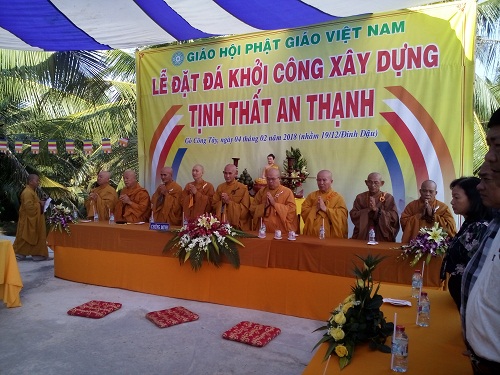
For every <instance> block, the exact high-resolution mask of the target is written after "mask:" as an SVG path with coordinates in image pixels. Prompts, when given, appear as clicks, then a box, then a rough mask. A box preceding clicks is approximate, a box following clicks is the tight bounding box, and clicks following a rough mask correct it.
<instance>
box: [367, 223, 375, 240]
mask: <svg viewBox="0 0 500 375" xmlns="http://www.w3.org/2000/svg"><path fill="white" fill-rule="evenodd" d="M368 242H371V243H373V242H376V241H375V229H373V227H371V228H370V231H369V232H368Z"/></svg>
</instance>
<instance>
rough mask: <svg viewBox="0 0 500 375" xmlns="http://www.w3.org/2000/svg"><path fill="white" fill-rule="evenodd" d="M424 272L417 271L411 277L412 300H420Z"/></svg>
mask: <svg viewBox="0 0 500 375" xmlns="http://www.w3.org/2000/svg"><path fill="white" fill-rule="evenodd" d="M422 282H423V280H422V272H420V270H415V273H414V274H413V276H412V277H411V296H412V298H418V297H419V295H420V291H421V290H422Z"/></svg>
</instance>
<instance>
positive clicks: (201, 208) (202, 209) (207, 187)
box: [181, 164, 215, 220]
mask: <svg viewBox="0 0 500 375" xmlns="http://www.w3.org/2000/svg"><path fill="white" fill-rule="evenodd" d="M203 173H205V168H203V166H202V165H200V164H196V165H195V166H194V167H193V169H192V170H191V175H192V176H193V179H194V181H192V182H190V183H188V184H186V186H185V187H184V190H183V191H182V196H181V203H182V210H183V212H184V220H192V219H195V218H197V217H198V216H200V215H203V214H204V213H210V212H212V198H213V196H214V193H215V191H214V186H213V185H212V184H211V183H210V182H208V181H205V180H204V179H203Z"/></svg>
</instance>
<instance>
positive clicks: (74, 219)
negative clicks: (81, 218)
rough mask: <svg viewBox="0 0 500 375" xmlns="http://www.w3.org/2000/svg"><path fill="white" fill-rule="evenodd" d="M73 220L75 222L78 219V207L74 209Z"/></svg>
mask: <svg viewBox="0 0 500 375" xmlns="http://www.w3.org/2000/svg"><path fill="white" fill-rule="evenodd" d="M73 221H74V222H75V223H76V222H77V221H78V211H77V210H76V209H74V210H73Z"/></svg>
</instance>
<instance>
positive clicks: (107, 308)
mask: <svg viewBox="0 0 500 375" xmlns="http://www.w3.org/2000/svg"><path fill="white" fill-rule="evenodd" d="M121 307H122V304H121V303H117V302H106V301H89V302H86V303H84V304H83V305H80V306H76V307H73V308H72V309H71V310H68V315H74V316H82V317H84V318H92V319H101V318H103V317H105V316H106V315H108V314H111V313H112V312H113V311H116V310H118V309H120V308H121Z"/></svg>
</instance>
